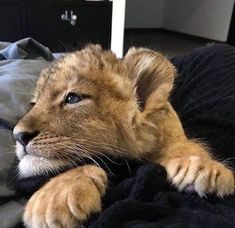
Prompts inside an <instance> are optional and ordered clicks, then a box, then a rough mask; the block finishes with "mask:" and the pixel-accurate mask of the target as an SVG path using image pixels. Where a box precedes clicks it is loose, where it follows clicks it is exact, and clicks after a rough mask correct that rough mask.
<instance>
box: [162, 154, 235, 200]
mask: <svg viewBox="0 0 235 228" xmlns="http://www.w3.org/2000/svg"><path fill="white" fill-rule="evenodd" d="M162 165H163V166H164V167H165V168H166V170H167V175H168V179H169V180H170V181H171V183H172V184H173V185H174V186H175V187H177V188H178V190H179V191H185V192H197V193H198V195H199V196H201V197H202V196H205V195H206V194H207V193H215V194H216V195H217V196H219V197H223V196H226V195H230V194H232V193H234V189H235V183H234V174H233V172H232V171H231V170H230V169H228V168H227V167H225V166H224V165H223V164H222V163H220V162H217V161H215V160H212V159H210V158H203V157H201V156H182V157H173V158H168V159H167V160H165V161H163V162H162Z"/></svg>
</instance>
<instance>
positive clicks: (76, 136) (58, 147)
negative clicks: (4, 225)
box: [14, 45, 235, 228]
mask: <svg viewBox="0 0 235 228" xmlns="http://www.w3.org/2000/svg"><path fill="white" fill-rule="evenodd" d="M175 74H176V70H175V68H174V66H173V65H172V64H171V63H170V62H169V61H168V60H167V59H166V58H165V57H163V56H162V55H161V54H159V53H157V52H155V51H151V50H148V49H143V48H139V49H135V48H132V49H130V50H129V51H128V53H127V54H126V56H125V57H124V58H123V59H117V57H116V56H115V55H114V54H113V53H112V52H110V51H105V50H102V49H101V48H100V46H97V45H91V46H88V47H86V48H85V49H83V50H81V51H78V52H74V53H71V54H68V55H67V56H65V57H63V58H61V59H59V60H58V61H55V62H54V63H53V64H52V65H51V66H50V67H49V68H47V69H45V70H43V71H42V72H41V74H40V77H39V80H38V82H37V88H36V90H35V93H34V96H33V98H32V109H31V110H30V111H29V112H28V113H27V114H26V115H25V116H24V117H23V118H22V119H21V120H20V121H19V122H18V124H17V125H16V127H15V129H14V135H15V138H16V139H17V144H16V146H17V149H16V153H17V156H18V158H19V160H20V163H19V174H20V176H21V177H29V176H37V175H39V174H43V173H46V172H48V171H50V170H57V169H60V168H61V167H63V166H68V165H71V166H72V165H73V162H74V161H76V160H79V159H83V158H84V157H89V158H91V159H92V157H94V156H99V155H100V153H101V151H102V153H104V154H105V155H114V156H129V157H133V158H137V159H138V158H147V159H149V160H150V161H155V162H156V163H160V164H162V165H163V166H164V167H165V168H166V170H167V173H168V178H169V181H171V183H172V184H173V185H174V186H176V187H177V188H178V190H179V191H181V190H184V189H186V188H187V187H188V186H193V188H194V190H195V191H196V192H197V193H198V194H199V195H200V196H204V195H205V194H207V193H215V194H216V195H217V196H221V197H222V196H226V195H229V194H232V193H233V192H234V186H235V184H234V176H233V173H232V171H231V170H230V169H228V168H227V167H225V166H224V165H223V164H222V163H220V162H218V161H216V160H215V159H213V157H212V156H211V155H210V154H209V152H208V151H207V149H206V148H205V147H204V146H203V145H202V144H200V143H198V142H196V141H193V140H189V139H188V138H187V137H186V136H185V133H184V130H183V128H182V125H181V123H180V120H179V118H178V116H177V114H176V113H175V111H174V109H173V108H172V106H171V104H170V103H169V101H168V97H169V94H170V92H171V90H172V87H173V81H174V77H175ZM153 185H154V183H153ZM106 187H107V175H106V173H105V172H104V171H103V170H102V169H101V168H99V167H97V166H95V165H85V166H81V167H79V168H73V169H71V170H69V171H67V172H65V173H63V174H61V175H59V176H57V177H55V178H53V179H51V180H50V181H49V182H48V183H47V184H45V185H44V186H43V187H42V188H41V189H40V190H39V191H37V192H36V193H35V194H34V195H33V196H32V197H31V199H30V200H29V202H28V204H27V206H26V208H25V213H24V223H25V225H26V226H27V227H68V228H72V227H77V226H78V225H79V224H80V222H83V221H84V220H86V219H87V218H88V216H89V215H90V214H91V213H92V212H99V211H100V210H101V196H102V195H103V194H105V190H106Z"/></svg>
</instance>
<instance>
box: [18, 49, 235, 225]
mask: <svg viewBox="0 0 235 228" xmlns="http://www.w3.org/2000/svg"><path fill="white" fill-rule="evenodd" d="M172 62H173V64H174V65H175V66H176V68H177V69H178V72H179V75H178V77H177V79H176V83H175V88H174V91H173V93H172V96H171V102H172V105H173V106H174V108H175V110H176V111H177V112H178V114H179V116H180V118H181V120H182V123H183V126H184V128H185V130H186V133H187V135H188V136H189V137H196V138H201V139H202V140H204V141H205V142H208V145H209V146H210V147H211V148H212V151H213V153H214V156H215V157H216V158H217V159H221V160H223V159H226V162H227V163H228V162H229V163H228V164H229V165H230V166H234V161H235V49H234V48H233V47H230V46H227V45H215V46H212V47H203V48H199V49H197V50H195V51H193V52H191V53H188V54H185V55H183V56H180V57H177V58H175V59H173V60H172ZM127 162H128V164H129V165H127V164H125V163H121V164H120V165H115V163H116V162H115V163H107V164H108V166H109V168H110V169H111V170H112V172H113V174H111V173H110V185H109V188H108V190H107V193H106V195H105V197H104V199H103V211H102V213H101V214H96V215H93V216H91V218H90V219H89V221H87V222H86V224H84V226H85V227H92V228H94V227H101V228H105V227H107V228H115V227H117V228H122V227H125V228H127V227H132V228H140V227H148V228H150V227H154V228H155V227H171V228H172V227H177V228H183V227H185V228H188V227H197V228H198V227H206V228H208V227H209V228H210V227H211V228H216V227H218V228H221V227H223V228H226V227H228V228H231V227H235V195H233V196H230V197H226V198H224V199H219V198H217V197H215V196H213V195H212V196H208V197H206V198H200V197H199V196H197V195H187V194H185V193H179V192H177V191H176V190H175V189H174V188H173V187H172V186H170V185H169V184H168V182H167V179H166V173H165V170H164V168H163V167H161V166H159V165H157V164H152V163H149V162H136V161H130V160H128V161H127ZM116 164H117V163H116ZM104 168H105V167H104ZM124 168H125V169H124ZM107 171H108V170H107ZM30 183H31V184H32V183H36V181H35V182H34V180H33V179H31V180H30ZM16 185H18V186H21V187H20V188H21V190H23V191H21V192H24V187H25V186H26V185H24V183H23V182H21V183H20V184H19V183H16ZM38 187H40V186H37V185H35V186H33V188H31V189H34V190H35V188H38ZM32 193H33V192H31V193H30V194H32Z"/></svg>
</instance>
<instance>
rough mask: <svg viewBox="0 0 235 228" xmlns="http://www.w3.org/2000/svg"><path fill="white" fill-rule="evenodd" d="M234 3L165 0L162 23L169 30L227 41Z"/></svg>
mask: <svg viewBox="0 0 235 228" xmlns="http://www.w3.org/2000/svg"><path fill="white" fill-rule="evenodd" d="M127 1H128V0H127ZM233 4H234V0H165V2H164V11H163V12H164V15H163V24H162V25H163V27H164V28H166V29H169V30H174V31H178V32H182V33H187V34H191V35H196V36H201V37H205V38H209V39H215V40H220V41H226V40H227V35H228V31H229V25H230V20H231V15H232V11H233Z"/></svg>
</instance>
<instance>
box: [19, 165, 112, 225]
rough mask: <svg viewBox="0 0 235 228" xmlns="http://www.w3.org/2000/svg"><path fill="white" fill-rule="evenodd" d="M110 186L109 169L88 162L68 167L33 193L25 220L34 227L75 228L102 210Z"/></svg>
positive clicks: (26, 210)
mask: <svg viewBox="0 0 235 228" xmlns="http://www.w3.org/2000/svg"><path fill="white" fill-rule="evenodd" d="M106 186H107V175H106V173H105V172H104V171H103V170H102V169H101V168H98V167H96V166H92V165H85V166H82V167H79V168H74V169H72V170H69V171H67V172H65V173H63V174H61V175H59V176H57V177H55V178H53V179H52V180H51V181H49V182H48V183H47V184H45V185H44V186H43V187H42V188H41V189H39V190H38V191H37V192H35V193H34V195H33V196H32V197H31V198H30V200H29V202H28V204H27V205H26V208H25V212H24V216H23V221H24V224H25V225H26V227H32V228H55V227H56V228H73V227H79V225H80V224H81V223H82V222H83V221H85V220H86V219H87V218H88V217H89V215H90V214H91V213H96V212H100V211H101V197H102V196H103V195H104V193H105V190H106Z"/></svg>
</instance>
